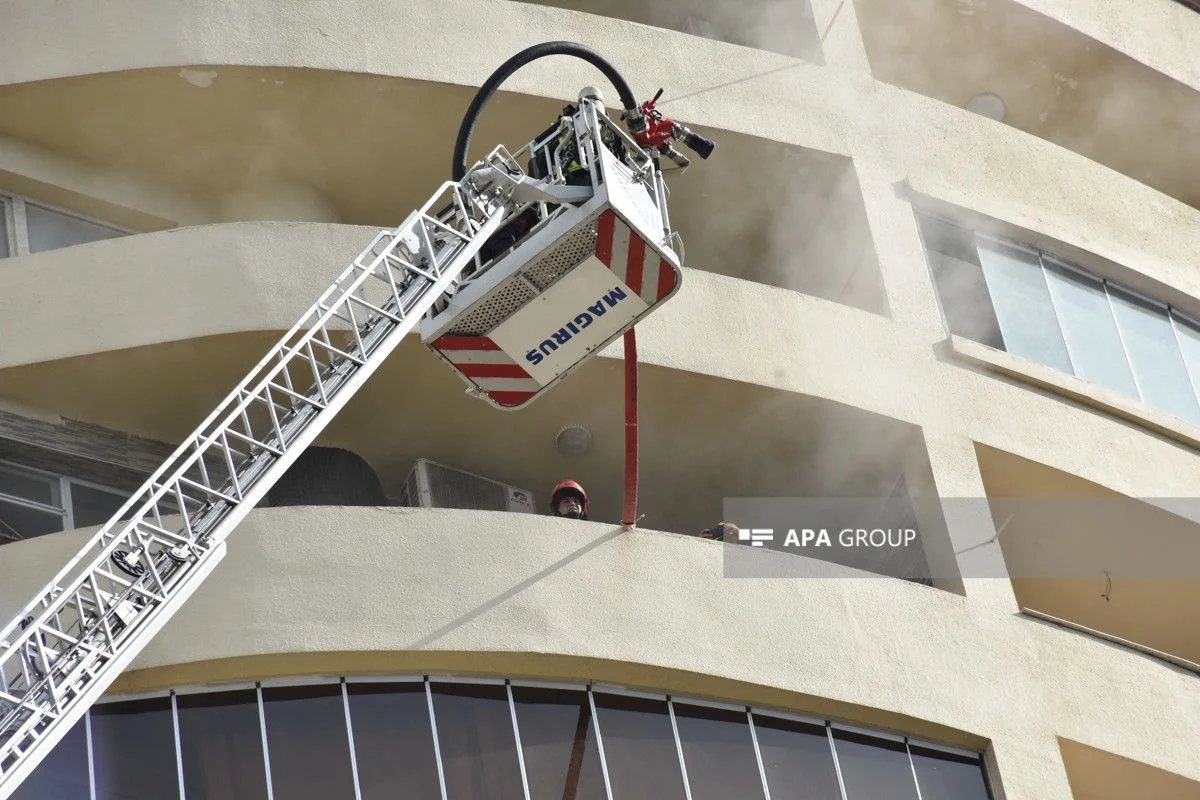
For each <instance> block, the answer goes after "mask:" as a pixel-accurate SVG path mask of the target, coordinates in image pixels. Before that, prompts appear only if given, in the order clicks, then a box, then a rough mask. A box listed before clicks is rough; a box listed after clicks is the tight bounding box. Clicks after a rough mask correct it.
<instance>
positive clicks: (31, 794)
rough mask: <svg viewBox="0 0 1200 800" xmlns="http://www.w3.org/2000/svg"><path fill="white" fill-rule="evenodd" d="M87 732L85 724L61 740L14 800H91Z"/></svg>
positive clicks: (22, 786)
mask: <svg viewBox="0 0 1200 800" xmlns="http://www.w3.org/2000/svg"><path fill="white" fill-rule="evenodd" d="M90 796H91V795H90V791H89V787H88V763H87V729H86V727H85V722H84V720H82V719H81V720H80V721H79V722H77V723H75V727H74V728H71V730H70V731H68V732H67V735H66V736H64V737H63V738H62V739H60V740H59V742H58V744H57V745H55V747H54V749H53V750H51V751H50V755H48V756H46V758H45V760H44V761H42V763H41V764H38V765H37V768H36V769H35V770H34V771H33V773H32V774H31V775H30V776H29V777H28V778H26V779H25V782H24V783H22V784H21V788H19V789H17V791H16V794H14V795H13V796H12V800H88V798H89V797H90Z"/></svg>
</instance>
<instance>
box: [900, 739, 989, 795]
mask: <svg viewBox="0 0 1200 800" xmlns="http://www.w3.org/2000/svg"><path fill="white" fill-rule="evenodd" d="M911 750H912V759H913V767H914V768H915V769H916V770H917V785H918V786H919V787H920V789H921V800H989V795H988V790H987V782H986V780H987V779H986V778H985V777H984V771H983V764H982V763H980V761H979V760H978V759H968V758H965V757H963V756H955V755H950V754H948V753H940V752H937V751H935V750H926V749H924V748H921V747H913V748H911Z"/></svg>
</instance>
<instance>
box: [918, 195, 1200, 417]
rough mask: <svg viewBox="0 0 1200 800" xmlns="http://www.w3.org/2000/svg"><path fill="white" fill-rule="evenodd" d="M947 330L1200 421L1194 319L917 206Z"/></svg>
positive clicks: (1199, 340)
mask: <svg viewBox="0 0 1200 800" xmlns="http://www.w3.org/2000/svg"><path fill="white" fill-rule="evenodd" d="M918 219H919V223H920V228H921V236H922V238H923V239H924V242H925V250H926V254H927V256H928V259H929V264H930V269H931V271H932V273H933V279H934V283H935V285H936V286H937V293H938V299H939V300H940V302H941V304H942V308H943V311H944V312H945V316H946V321H947V323H948V324H949V326H950V332H951V333H953V334H956V335H958V336H962V337H964V338H967V339H971V340H972V341H976V342H979V343H980V344H985V345H987V346H989V347H994V348H996V349H999V350H1004V351H1006V352H1009V353H1012V354H1014V355H1018V356H1021V357H1023V358H1028V359H1029V360H1031V361H1036V362H1038V363H1039V364H1044V365H1046V366H1048V367H1052V368H1054V369H1056V370H1058V371H1060V372H1065V373H1067V374H1069V375H1074V376H1075V377H1077V378H1079V379H1081V380H1084V381H1087V382H1089V383H1093V384H1096V385H1098V386H1103V387H1105V388H1107V389H1111V390H1112V391H1114V392H1117V393H1119V394H1121V395H1124V396H1125V397H1128V398H1130V399H1133V400H1137V401H1139V402H1142V403H1145V404H1146V405H1148V406H1151V407H1153V408H1156V409H1159V410H1160V411H1165V412H1166V413H1168V414H1172V415H1174V416H1175V417H1177V418H1179V419H1181V420H1185V421H1187V422H1190V423H1192V424H1193V425H1200V325H1198V324H1197V323H1196V322H1193V321H1192V320H1190V319H1188V318H1187V317H1186V316H1185V315H1183V314H1181V313H1180V312H1179V311H1178V310H1176V309H1174V308H1172V307H1171V306H1169V305H1167V304H1165V303H1160V302H1158V301H1155V300H1153V299H1150V298H1146V297H1142V296H1141V295H1139V294H1137V293H1135V292H1133V291H1131V290H1129V289H1127V288H1125V287H1122V286H1118V285H1116V284H1114V283H1113V282H1111V281H1109V280H1107V279H1104V278H1101V277H1099V276H1096V275H1092V274H1090V273H1088V272H1086V271H1084V270H1082V269H1080V268H1079V267H1078V266H1075V265H1074V264H1070V263H1068V262H1066V261H1064V260H1062V259H1059V258H1056V257H1054V256H1052V255H1050V254H1048V253H1045V252H1042V251H1040V250H1037V249H1035V248H1032V247H1029V246H1027V245H1023V244H1019V243H1017V242H1013V241H1005V240H1001V239H997V238H995V237H992V236H985V235H982V234H979V233H977V232H975V231H971V230H968V229H966V228H962V227H960V226H958V225H955V224H953V223H950V222H947V221H945V220H941V219H937V218H935V217H931V216H928V215H925V214H918Z"/></svg>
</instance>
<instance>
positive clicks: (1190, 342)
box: [1173, 314, 1200, 394]
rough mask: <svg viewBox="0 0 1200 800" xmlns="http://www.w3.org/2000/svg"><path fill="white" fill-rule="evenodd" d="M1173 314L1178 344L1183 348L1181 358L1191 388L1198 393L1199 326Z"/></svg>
mask: <svg viewBox="0 0 1200 800" xmlns="http://www.w3.org/2000/svg"><path fill="white" fill-rule="evenodd" d="M1173 316H1174V319H1175V332H1176V333H1177V334H1179V346H1180V348H1182V349H1183V360H1184V362H1185V363H1186V364H1187V368H1188V372H1190V373H1191V378H1192V388H1193V389H1195V390H1196V393H1197V394H1200V327H1197V326H1196V325H1195V324H1194V323H1192V322H1189V321H1188V320H1185V319H1183V318H1182V317H1180V316H1179V315H1177V314H1176V315H1173Z"/></svg>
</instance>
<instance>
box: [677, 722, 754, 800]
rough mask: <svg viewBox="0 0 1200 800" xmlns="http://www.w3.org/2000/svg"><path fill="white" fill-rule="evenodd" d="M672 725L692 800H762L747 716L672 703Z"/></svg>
mask: <svg viewBox="0 0 1200 800" xmlns="http://www.w3.org/2000/svg"><path fill="white" fill-rule="evenodd" d="M675 725H676V727H677V728H678V729H679V741H680V743H681V744H682V746H683V763H684V766H685V767H686V768H687V775H688V787H689V788H690V789H691V792H692V800H726V799H727V798H730V797H737V798H739V800H753V799H754V798H761V797H762V796H763V791H762V776H761V775H760V774H759V771H758V759H757V758H756V757H755V755H754V740H753V739H752V738H751V736H750V724H749V723H748V722H747V721H746V712H744V711H740V712H739V711H720V710H717V709H710V708H701V707H699V706H687V705H683V704H680V703H675Z"/></svg>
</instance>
